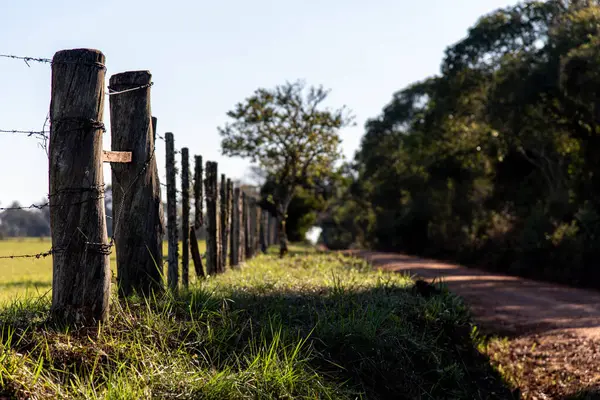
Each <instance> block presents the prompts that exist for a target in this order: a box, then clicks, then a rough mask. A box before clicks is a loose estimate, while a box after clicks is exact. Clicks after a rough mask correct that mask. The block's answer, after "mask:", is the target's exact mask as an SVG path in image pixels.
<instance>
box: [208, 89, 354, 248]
mask: <svg viewBox="0 0 600 400" xmlns="http://www.w3.org/2000/svg"><path fill="white" fill-rule="evenodd" d="M328 94H329V91H328V90H325V89H324V88H323V87H322V86H319V87H314V86H311V87H307V86H306V84H305V83H304V82H302V81H296V82H291V83H290V82H288V83H285V84H283V85H279V86H276V87H275V88H272V89H264V88H260V89H257V90H256V91H255V92H254V93H253V94H252V95H251V96H250V97H248V98H246V99H245V100H244V101H242V102H240V103H238V104H236V106H235V107H234V109H233V110H231V111H229V112H228V113H227V116H228V117H229V118H230V119H231V121H230V122H228V123H227V124H226V125H225V126H224V127H221V128H219V133H220V135H221V136H222V142H221V148H222V152H223V154H224V155H228V156H238V157H243V158H248V159H250V160H251V161H252V162H253V163H256V164H258V166H259V167H260V168H261V169H262V170H263V171H264V172H265V173H266V175H267V180H268V181H269V185H270V186H269V187H270V193H269V200H270V201H271V202H272V203H273V206H274V208H275V211H276V213H277V216H278V219H279V221H280V224H281V228H280V237H281V238H282V245H281V246H282V253H283V252H285V251H287V243H286V242H287V238H286V235H285V219H286V215H287V211H288V207H289V205H290V203H291V201H292V199H293V198H294V195H295V194H296V192H297V190H298V188H304V189H311V188H313V187H314V185H315V182H316V181H317V180H319V179H321V178H323V177H324V176H326V175H328V174H329V173H330V172H331V171H333V170H334V167H335V163H336V161H338V160H339V158H340V148H339V147H340V143H341V139H340V136H339V130H340V129H341V128H343V127H345V126H347V125H348V124H350V123H352V116H351V115H350V113H349V111H348V109H347V108H346V107H341V108H338V109H329V108H327V107H324V102H325V100H326V99H327V96H328Z"/></svg>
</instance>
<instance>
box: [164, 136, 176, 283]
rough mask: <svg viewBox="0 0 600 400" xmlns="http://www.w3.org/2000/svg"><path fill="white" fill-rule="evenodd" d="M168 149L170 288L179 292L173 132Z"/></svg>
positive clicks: (166, 139)
mask: <svg viewBox="0 0 600 400" xmlns="http://www.w3.org/2000/svg"><path fill="white" fill-rule="evenodd" d="M165 142H166V146H165V147H166V150H167V165H166V167H167V234H168V241H169V244H168V246H169V247H168V252H169V254H168V264H169V265H168V270H167V280H168V283H169V288H170V289H171V291H173V292H174V293H175V292H177V288H178V283H179V282H178V281H179V270H178V264H179V262H178V261H179V260H178V258H179V249H178V234H177V187H176V186H175V174H176V171H175V143H174V138H173V133H171V132H167V133H165Z"/></svg>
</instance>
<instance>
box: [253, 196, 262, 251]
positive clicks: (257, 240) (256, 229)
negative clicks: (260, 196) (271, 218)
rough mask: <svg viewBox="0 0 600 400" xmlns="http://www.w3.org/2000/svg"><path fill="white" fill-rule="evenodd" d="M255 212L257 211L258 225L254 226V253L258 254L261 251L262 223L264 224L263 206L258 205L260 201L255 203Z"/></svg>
mask: <svg viewBox="0 0 600 400" xmlns="http://www.w3.org/2000/svg"><path fill="white" fill-rule="evenodd" d="M254 207H255V208H254V209H255V211H254V212H255V213H256V225H255V226H254V254H257V253H258V252H259V251H260V233H261V225H262V223H261V222H262V208H260V206H259V205H258V202H256V203H255V206H254Z"/></svg>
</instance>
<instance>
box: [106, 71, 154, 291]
mask: <svg viewBox="0 0 600 400" xmlns="http://www.w3.org/2000/svg"><path fill="white" fill-rule="evenodd" d="M151 80H152V75H150V72H148V71H130V72H123V73H120V74H116V75H113V76H111V78H110V82H109V85H110V87H111V89H113V90H116V91H121V90H127V89H131V88H137V87H139V86H143V85H146V84H149V83H150V82H151ZM109 100H110V126H111V129H110V131H111V144H112V148H113V150H116V151H113V152H110V153H108V154H113V155H114V154H121V155H124V154H128V155H129V159H130V160H131V163H127V164H123V163H117V164H111V168H112V184H113V217H114V219H113V224H114V227H113V229H114V237H115V244H116V248H117V284H118V287H119V294H120V295H121V296H129V295H131V294H133V293H134V292H137V293H138V294H142V295H150V294H151V293H152V291H155V290H162V268H161V260H162V253H163V252H162V236H163V233H164V232H163V224H162V215H161V212H162V209H161V208H160V204H161V198H160V183H159V180H158V169H157V166H156V159H155V157H154V132H153V130H154V129H153V126H152V114H151V111H150V87H147V88H144V89H139V90H133V91H130V92H125V93H121V94H119V95H115V96H111V97H110V98H109ZM123 150H129V151H128V152H126V151H123ZM131 152H133V154H134V155H135V157H133V159H131V155H132V153H131ZM106 154H107V152H105V155H106ZM157 260H158V262H157Z"/></svg>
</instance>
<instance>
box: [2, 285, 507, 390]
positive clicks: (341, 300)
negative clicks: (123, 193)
mask: <svg viewBox="0 0 600 400" xmlns="http://www.w3.org/2000/svg"><path fill="white" fill-rule="evenodd" d="M32 304H33V303H30V304H29V305H24V306H23V307H21V308H20V309H16V308H15V309H13V310H12V311H10V310H9V311H7V310H4V311H3V312H1V313H0V327H2V328H3V329H2V332H8V330H6V329H4V328H6V327H7V326H12V327H15V328H18V327H21V328H23V327H24V326H27V329H22V332H23V337H22V338H21V339H20V340H18V341H15V340H13V342H12V343H13V345H12V347H13V348H14V349H15V350H16V351H18V352H26V351H33V350H32V349H39V348H43V346H39V345H40V343H39V342H36V341H37V340H41V339H37V338H36V335H35V334H33V335H31V332H32V330H33V331H36V330H37V331H38V332H39V333H40V334H41V335H40V336H43V337H47V336H48V334H49V333H48V332H49V331H50V334H51V332H52V331H53V330H54V331H55V332H58V333H63V332H64V330H62V329H58V328H57V327H52V325H51V324H48V323H47V322H45V321H44V316H45V315H47V308H46V307H47V304H45V305H44V304H42V305H40V304H37V305H36V306H35V307H36V308H35V309H34V308H32V307H33V305H32ZM113 310H114V311H111V312H113V316H112V317H111V322H110V325H109V326H108V327H107V328H105V329H103V332H102V335H101V336H102V337H100V335H99V334H98V333H94V332H95V329H96V328H87V329H79V330H77V329H73V330H72V331H71V332H70V335H71V339H70V341H73V343H80V344H81V346H82V347H78V346H75V345H73V346H71V347H69V348H67V349H66V350H65V347H64V346H62V347H60V346H59V347H57V348H56V349H54V350H53V351H54V352H55V355H54V357H55V360H56V363H57V365H52V363H53V362H54V361H51V360H47V362H48V363H49V364H50V365H52V366H53V367H54V368H56V369H57V370H59V369H60V370H66V371H79V370H84V369H85V368H87V367H89V366H88V364H90V363H91V362H92V361H90V360H94V359H95V358H94V357H96V356H94V357H90V354H91V355H94V354H96V352H97V350H94V349H93V348H91V349H88V347H89V346H90V343H91V342H90V338H92V339H93V340H94V341H96V342H97V343H99V342H100V341H101V340H105V339H104V338H107V339H106V340H107V342H106V343H110V345H108V344H107V345H103V346H101V348H102V352H103V353H104V352H106V353H107V356H106V357H104V356H103V357H102V358H101V359H100V363H101V365H100V366H99V367H96V366H94V367H93V368H106V369H108V370H110V368H114V365H113V364H111V362H115V363H116V361H114V360H117V359H118V362H120V363H122V364H121V365H136V364H138V365H139V363H140V360H139V359H135V358H133V357H134V355H133V354H134V353H135V352H131V351H123V350H122V349H123V348H127V346H126V345H124V343H123V342H124V341H127V340H130V341H131V342H132V343H133V342H136V341H140V340H142V341H143V342H144V346H145V347H144V348H145V350H144V353H145V354H149V355H148V357H150V354H152V349H153V348H156V349H162V350H160V351H165V350H164V349H165V346H167V347H169V346H170V347H172V349H171V350H176V349H185V354H186V355H190V357H192V358H193V360H196V361H195V362H196V363H198V364H196V365H200V367H201V368H203V369H205V370H207V371H211V370H214V371H221V372H223V373H224V374H225V373H226V375H224V378H223V379H225V377H230V376H232V373H233V372H235V373H238V374H243V373H245V371H246V370H250V369H251V368H255V367H256V365H260V364H257V362H258V361H257V360H258V358H257V357H258V356H257V354H259V355H261V354H262V355H261V357H263V359H262V360H260V362H262V363H264V365H265V367H264V368H263V367H261V368H262V369H261V371H266V370H268V368H271V367H269V365H274V366H275V370H277V371H278V372H277V373H281V374H285V373H288V372H286V371H291V372H289V375H290V376H300V375H302V374H304V375H305V376H306V377H308V378H307V379H306V380H305V381H304V383H303V384H305V385H310V382H311V379H312V380H313V381H315V382H316V381H318V382H319V384H325V385H326V386H328V387H339V388H343V393H344V395H343V396H342V395H340V397H332V398H343V399H355V398H367V399H418V398H434V399H448V398H461V399H462V398H464V399H511V398H513V396H512V394H511V392H510V390H508V389H507V388H506V386H505V385H504V383H503V381H502V378H501V377H500V376H499V374H498V373H497V372H495V371H494V370H493V369H492V368H491V367H490V365H489V363H488V360H487V359H486V358H485V357H484V356H483V355H481V354H480V353H479V352H478V351H477V350H476V343H475V342H476V339H475V338H474V337H473V336H472V335H471V331H472V326H471V324H470V318H469V314H468V312H467V311H466V308H465V307H464V306H463V304H462V302H461V301H460V299H458V298H457V297H455V296H453V295H450V294H449V293H447V292H444V293H442V294H440V295H435V296H432V297H430V298H423V297H421V296H419V295H417V294H416V293H415V292H414V290H412V288H407V287H404V286H399V285H398V284H393V283H386V282H385V281H383V282H381V283H380V284H378V285H376V286H375V287H362V288H359V287H358V286H357V287H348V286H344V285H341V284H339V285H338V284H333V286H329V287H328V286H323V287H319V286H316V287H315V286H310V287H306V288H296V289H292V288H288V289H281V288H279V289H277V290H275V289H273V288H272V287H271V286H263V287H261V286H258V287H251V288H243V289H242V288H240V287H239V285H235V286H226V287H225V286H224V287H222V288H220V290H219V291H216V292H214V291H212V290H209V289H207V288H195V289H193V290H192V291H191V292H188V293H183V294H182V295H181V297H180V298H178V299H172V298H161V299H158V300H156V301H153V302H152V303H151V304H150V305H149V306H148V308H146V305H145V304H144V302H143V301H139V300H135V299H132V300H128V301H118V302H117V303H116V305H115V307H114V308H113ZM36 317H37V321H38V323H33V322H32V321H34V320H35V318H36ZM131 321H144V323H143V324H142V323H138V324H133V323H132V322H131ZM110 329H114V331H115V332H117V333H116V336H114V337H115V338H116V337H118V338H119V339H118V340H116V339H114V338H113V339H111V338H110V337H111V332H110ZM25 332H27V333H25ZM123 332H127V333H126V335H125V336H124V335H123ZM78 338H79V339H81V340H80V341H78ZM165 339H168V340H165ZM3 340H4V341H6V337H4V338H3ZM63 340H64V339H63ZM271 343H278V347H270V346H271V345H270V344H271ZM86 346H88V347H86ZM98 346H100V344H98ZM111 346H115V348H114V349H112V348H111ZM153 346H154V347H153ZM261 346H262V347H261ZM259 348H263V349H266V350H264V351H263V350H257V349H259ZM69 349H71V350H69ZM72 349H80V350H77V352H74V351H73V350H72ZM271 349H272V350H271ZM289 349H292V350H289ZM157 351H158V350H157ZM271 353H273V354H275V356H272V355H271ZM161 354H162V353H161ZM164 354H169V352H165V353H164ZM265 354H267V355H265ZM161 357H162V358H164V362H165V363H167V364H168V363H170V362H171V361H170V360H169V359H168V356H166V355H165V356H159V357H157V359H161ZM269 357H272V358H271V360H275V361H268V360H270V359H269ZM105 359H106V360H113V361H110V362H109V361H104V360H105ZM265 359H266V360H267V361H265ZM65 360H66V361H65ZM240 360H244V361H240ZM299 368H300V369H301V371H300V372H298V371H299V370H298V369H299ZM232 371H233V372H232ZM239 371H241V372H239ZM186 373H187V372H186ZM260 373H264V372H259V375H257V376H258V378H257V377H253V378H252V379H253V382H258V383H259V384H262V385H265V386H266V387H268V388H269V389H268V390H272V389H271V388H270V386H268V385H271V384H272V383H271V382H272V380H269V379H270V378H268V377H263V376H261V375H260ZM233 376H235V374H234V375H233ZM61 379H62V378H61ZM228 379H229V378H228ZM261 379H262V380H261ZM176 381H177V379H175V378H173V382H171V384H173V385H175V383H176ZM306 382H308V383H306ZM184 384H185V382H184ZM295 385H296V386H297V388H296V389H294V390H298V391H299V390H304V389H302V387H301V385H300V384H298V383H295ZM258 386H260V385H258ZM313 386H315V387H318V384H316V383H315V384H313ZM174 388H176V387H175V386H174ZM197 390H199V391H200V392H199V393H204V392H202V390H205V389H197ZM191 391H192V392H193V390H191ZM270 393H271V394H270V396H271V397H266V398H277V395H276V394H273V392H270ZM306 393H312V392H308V391H306V392H301V391H300V392H297V393H296V394H295V396H294V397H292V398H309V397H310V396H307V395H306ZM340 393H342V392H340ZM200 397H201V396H200ZM284 397H285V396H284ZM318 397H319V398H321V397H322V396H318ZM211 398H212V397H211ZM222 398H232V397H222ZM286 398H288V397H286ZM310 398H316V397H315V396H312V397H310ZM323 398H326V397H323Z"/></svg>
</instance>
